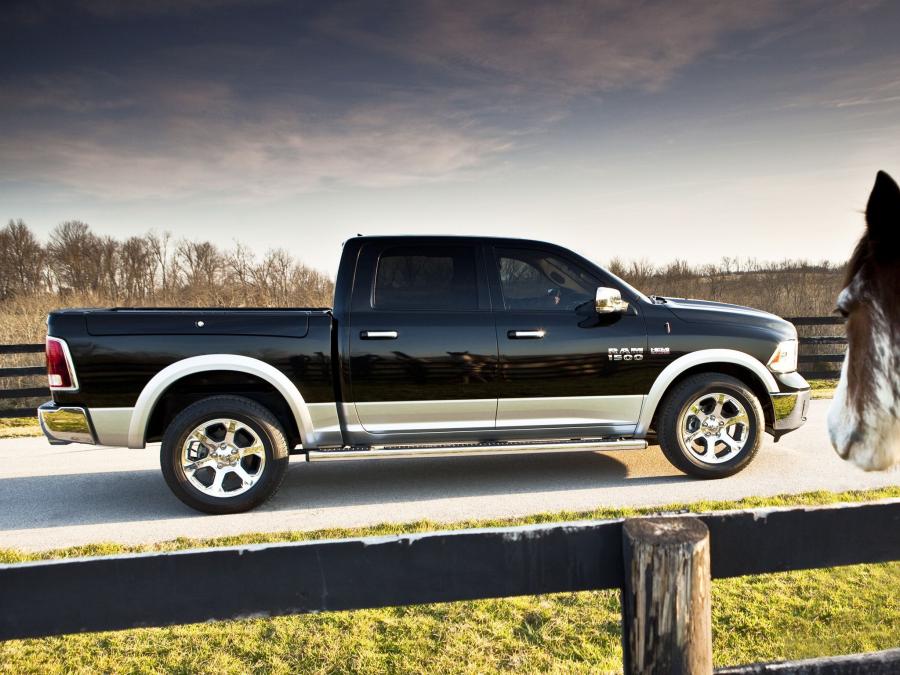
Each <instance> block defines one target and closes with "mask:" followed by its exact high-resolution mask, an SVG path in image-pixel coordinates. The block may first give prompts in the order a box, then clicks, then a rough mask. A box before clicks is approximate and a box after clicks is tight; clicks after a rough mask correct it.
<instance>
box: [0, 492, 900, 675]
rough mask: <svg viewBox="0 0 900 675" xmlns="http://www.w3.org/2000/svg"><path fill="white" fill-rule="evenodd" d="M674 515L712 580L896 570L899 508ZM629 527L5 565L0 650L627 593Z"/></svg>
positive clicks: (549, 528) (603, 524)
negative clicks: (37, 640)
mask: <svg viewBox="0 0 900 675" xmlns="http://www.w3.org/2000/svg"><path fill="white" fill-rule="evenodd" d="M674 517H675V518H681V519H689V520H697V521H700V522H701V523H703V524H704V525H705V527H706V528H708V531H709V560H710V568H709V569H710V571H711V577H712V578H727V577H735V576H742V575H746V574H763V573H769V572H783V571H789V570H800V569H810V568H822V567H834V566H838V565H852V564H858V563H880V562H886V561H892V560H900V537H896V536H894V533H896V532H897V531H900V499H894V500H884V501H881V502H874V503H867V504H841V505H830V506H822V507H808V508H773V509H751V510H746V511H726V512H720V513H708V514H678V515H677V516H674ZM624 522H626V521H623V520H607V521H582V522H574V523H559V524H552V525H536V526H523V527H510V528H497V529H481V530H462V531H454V532H434V533H428V534H411V535H396V536H385V537H367V538H359V539H342V540H328V541H311V542H299V543H287V544H261V545H253V546H243V547H222V548H212V549H198V550H189V551H182V552H170V553H145V554H133V555H120V556H107V557H98V558H83V559H74V560H54V561H40V562H31V563H18V564H3V565H0V597H2V598H3V602H2V603H0V640H9V639H17V638H31V637H42V636H49V635H59V634H65V633H77V632H86V631H100V630H119V629H126V628H136V627H149V626H169V625H175V624H183V623H194V622H200V621H210V620H223V619H237V618H246V617H259V616H277V615H284V614H302V613H310V612H323V611H338V610H353V609H363V608H373V607H387V606H399V605H411V604H422V603H434V602H451V601H458V600H473V599H480V598H505V597H512V596H519V595H538V594H544V593H559V592H569V591H587V590H599V589H616V588H620V589H621V588H624V587H625V584H626V581H627V580H628V574H629V567H628V566H627V565H626V564H625V563H624V559H623V553H624V551H625V549H624V548H623V523H624ZM201 579H202V582H200V583H198V580H201ZM234 579H241V580H242V582H241V583H240V584H234V583H233V580H234ZM707 583H708V581H707ZM225 587H227V588H229V592H228V593H222V592H221V588H225ZM705 592H708V589H706V591H705ZM882 654H884V653H882ZM880 658H881V657H880ZM891 658H893V659H894V660H892V661H891V663H892V664H894V667H897V666H900V652H898V653H897V654H895V655H894V656H893V657H891ZM748 672H749V671H748ZM753 672H761V671H753ZM808 672H815V671H808ZM829 672H841V671H829Z"/></svg>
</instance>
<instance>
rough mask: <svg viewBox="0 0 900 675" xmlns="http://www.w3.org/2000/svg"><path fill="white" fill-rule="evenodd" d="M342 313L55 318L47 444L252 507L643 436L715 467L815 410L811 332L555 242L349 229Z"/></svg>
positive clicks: (683, 463)
mask: <svg viewBox="0 0 900 675" xmlns="http://www.w3.org/2000/svg"><path fill="white" fill-rule="evenodd" d="M333 304H334V306H333V307H332V308H296V309H245V308H240V309H221V308H205V309H202V308H201V309H195V308H191V309H154V308H115V309H66V310H59V311H54V312H52V313H51V314H50V316H49V317H48V322H47V326H48V331H47V333H48V336H47V367H48V376H49V382H50V389H51V392H52V398H53V400H52V402H48V403H46V404H44V405H42V406H41V407H40V409H39V411H38V412H39V417H40V422H41V426H42V428H43V430H44V433H45V434H46V436H47V438H48V439H49V440H50V442H51V443H70V442H75V443H94V444H99V445H108V446H117V447H122V446H124V447H127V448H132V449H139V448H144V447H145V446H146V445H147V444H148V443H153V442H157V441H160V442H161V444H160V463H161V466H162V472H163V475H164V476H165V479H166V482H167V483H168V485H169V487H170V488H171V489H172V491H173V492H174V493H175V495H176V496H177V497H178V498H179V499H181V500H182V501H183V502H184V503H186V504H188V505H189V506H191V507H193V508H195V509H199V510H201V511H206V512H209V513H233V512H239V511H244V510H247V509H250V508H253V507H254V506H256V505H258V504H260V503H261V502H263V501H265V500H266V499H267V498H269V497H270V496H271V495H272V494H273V493H274V492H275V490H276V489H277V488H278V486H279V485H280V483H281V481H282V478H283V477H284V474H285V471H286V469H287V464H288V459H289V456H290V455H291V454H302V455H304V456H305V457H306V459H307V460H308V461H311V462H312V461H343V460H364V459H371V460H375V459H378V460H381V459H391V458H409V457H438V456H448V455H482V454H516V453H534V452H574V451H597V450H641V449H644V448H646V447H647V445H648V441H656V442H658V443H659V445H660V447H661V449H662V451H663V453H664V454H665V456H666V457H667V458H668V459H669V461H671V462H672V464H673V465H675V467H677V468H678V469H680V470H681V471H683V472H685V473H688V474H690V475H693V476H697V477H701V478H719V477H724V476H728V475H731V474H734V473H735V472H737V471H740V470H741V469H742V468H744V467H745V466H747V464H748V463H749V462H750V461H751V459H752V458H753V456H754V455H755V454H756V452H757V450H758V449H759V447H760V444H761V441H762V435H763V433H764V432H768V433H770V434H772V435H773V436H774V437H775V438H776V439H777V438H778V437H779V436H781V435H782V434H784V433H785V432H787V431H790V430H792V429H796V428H797V427H799V426H800V425H801V424H802V423H803V422H804V421H805V414H806V409H807V406H808V401H809V385H808V384H807V382H806V381H805V380H804V379H803V377H801V376H800V375H799V374H798V373H797V372H796V366H797V332H796V329H795V328H794V327H793V325H791V324H790V323H788V322H787V321H785V320H783V319H780V318H778V317H776V316H774V315H772V314H768V313H765V312H761V311H757V310H754V309H749V308H746V307H739V306H736V305H726V304H720V303H714V302H704V301H700V300H684V299H675V298H666V297H656V296H649V297H648V296H646V295H644V294H643V293H641V292H640V291H638V290H636V289H634V288H632V287H631V286H630V285H628V284H627V283H625V282H624V281H622V280H621V279H619V278H617V277H616V276H614V275H612V274H610V273H609V272H608V271H606V270H604V269H603V268H601V267H599V266H597V265H596V264H594V263H592V262H590V261H589V260H587V259H585V258H584V257H582V256H580V255H578V254H576V253H573V252H572V251H569V250H567V249H565V248H562V247H560V246H555V245H553V244H548V243H543V242H537V241H528V240H521V239H505V238H489V237H430V236H429V237H422V236H410V237H357V238H354V239H351V240H349V241H347V242H346V243H345V244H344V247H343V253H342V257H341V261H340V267H339V270H338V275H337V280H336V285H335V296H334V303H333Z"/></svg>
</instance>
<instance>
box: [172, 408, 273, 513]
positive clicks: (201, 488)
mask: <svg viewBox="0 0 900 675" xmlns="http://www.w3.org/2000/svg"><path fill="white" fill-rule="evenodd" d="M159 460H160V465H161V466H162V472H163V477H164V478H165V480H166V483H167V484H168V486H169V488H170V489H171V490H172V492H173V493H175V496H176V497H178V499H180V500H181V501H183V502H184V503H185V504H187V505H188V506H190V507H191V508H194V509H197V510H198V511H204V512H205V513H240V512H241V511H248V510H250V509H252V508H254V507H255V506H258V505H259V504H261V503H263V502H264V501H266V500H267V499H269V497H271V496H272V495H273V494H275V491H276V490H277V489H278V487H279V486H280V485H281V481H282V480H283V479H284V474H285V471H287V466H288V444H287V440H286V437H285V433H284V430H283V429H282V428H281V425H280V424H279V423H278V420H277V419H276V418H275V416H274V415H273V414H272V413H271V412H269V411H268V410H267V409H266V408H264V407H262V406H261V405H259V404H258V403H256V402H255V401H253V400H251V399H248V398H243V397H240V396H212V397H210V398H206V399H203V400H202V401H197V402H196V403H193V404H191V405H189V406H188V407H187V408H185V409H184V410H182V411H181V412H180V413H179V414H178V415H177V416H176V417H175V419H174V420H172V422H171V423H170V424H169V426H168V427H167V428H166V431H165V434H164V435H163V439H162V446H161V447H160V453H159Z"/></svg>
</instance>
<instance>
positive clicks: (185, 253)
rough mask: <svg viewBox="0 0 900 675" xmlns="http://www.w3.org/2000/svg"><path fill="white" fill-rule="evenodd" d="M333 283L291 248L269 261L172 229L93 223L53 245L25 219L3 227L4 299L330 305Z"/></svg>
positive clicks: (53, 237)
mask: <svg viewBox="0 0 900 675" xmlns="http://www.w3.org/2000/svg"><path fill="white" fill-rule="evenodd" d="M332 293H333V282H332V280H331V279H330V278H329V277H328V276H327V275H325V274H323V273H321V272H319V271H317V270H315V269H312V268H310V267H307V266H306V265H304V264H302V263H301V262H299V261H298V260H296V259H295V258H294V257H293V256H292V255H291V254H290V253H289V252H287V251H285V250H284V249H273V250H270V251H268V252H267V253H266V254H265V255H263V256H262V257H261V258H257V256H255V255H254V253H253V252H252V251H251V250H250V249H249V248H247V247H246V246H245V245H244V244H241V243H236V244H234V245H233V246H232V247H231V248H228V249H223V248H220V247H218V246H216V245H215V244H213V243H211V242H209V241H196V240H191V239H178V240H175V239H174V238H173V237H172V235H171V233H169V232H162V233H159V232H148V233H146V234H144V235H140V236H132V237H128V238H126V239H117V238H115V237H111V236H108V235H104V236H101V235H99V234H97V233H95V232H93V231H92V230H91V228H90V226H89V225H88V224H87V223H84V222H81V221H78V220H69V221H66V222H64V223H60V224H59V225H57V226H56V227H55V228H54V229H53V231H52V232H51V233H50V236H49V237H48V239H47V241H46V243H43V242H41V241H40V240H39V239H38V238H37V237H36V236H35V234H34V232H32V230H31V229H30V228H29V227H28V225H27V224H26V223H25V222H23V221H22V220H21V219H19V220H10V221H9V222H8V223H7V225H6V226H5V227H3V228H2V229H0V300H4V301H7V300H9V299H11V298H23V297H27V296H34V295H41V294H52V295H55V296H57V297H58V298H59V299H60V300H62V301H63V303H62V304H68V303H66V302H65V299H66V298H72V299H73V300H75V299H77V300H78V302H82V303H84V302H94V303H98V304H112V305H141V304H147V305H155V304H161V303H163V304H184V305H210V306H218V305H232V306H250V305H255V306H301V305H311V306H327V305H330V304H331V298H332Z"/></svg>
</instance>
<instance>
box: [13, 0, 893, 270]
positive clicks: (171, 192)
mask: <svg viewBox="0 0 900 675" xmlns="http://www.w3.org/2000/svg"><path fill="white" fill-rule="evenodd" d="M898 35H900V3H897V2H893V1H891V0H886V1H885V2H878V1H876V0H872V1H855V2H854V1H846V2H835V1H832V2H826V1H816V0H793V1H792V2H780V1H775V0H754V1H753V2H747V1H746V0H741V1H735V2H730V1H728V0H723V1H721V2H707V1H705V0H704V1H701V0H683V1H671V0H670V1H661V2H654V1H649V0H647V1H640V2H639V1H635V0H610V1H605V0H597V1H595V2H574V1H573V2H569V1H562V2H561V1H559V0H547V1H545V2H542V1H529V0H520V1H515V0H514V1H510V2H483V1H467V0H455V1H453V2H428V1H425V0H423V1H416V2H404V1H402V0H398V1H390V2H375V1H362V0H361V1H359V2H355V1H347V2H343V1H335V2H302V1H300V0H292V1H290V2H279V1H277V0H273V1H271V2H267V1H265V0H257V1H253V2H250V1H244V0H134V1H132V2H127V1H126V2H118V1H117V0H80V1H77V2H70V3H62V2H53V1H51V0H46V1H44V0H26V1H24V2H18V0H15V1H10V0H7V1H6V2H4V3H3V8H2V9H0V218H2V219H3V220H4V221H5V220H6V219H8V218H23V219H25V221H26V222H28V223H29V224H30V225H31V226H32V227H33V228H34V229H35V230H37V231H38V232H39V233H40V234H42V235H45V234H46V233H47V232H49V230H50V229H51V228H52V227H53V226H54V225H56V224H57V223H59V222H61V221H63V220H68V219H75V218H77V219H80V220H84V221H87V222H89V223H90V224H91V225H92V226H93V227H94V228H95V229H96V230H97V231H99V232H100V233H103V234H107V233H108V234H114V235H117V236H123V235H128V234H133V233H141V232H144V231H146V230H148V229H151V228H153V229H156V230H165V229H168V230H170V231H172V232H173V234H175V235H176V236H185V237H196V238H208V239H212V240H214V241H218V242H219V243H221V244H222V245H224V246H228V245H230V244H231V243H232V241H233V240H236V239H237V240H242V241H244V242H246V243H248V244H250V245H251V246H252V247H253V248H255V249H256V250H258V251H260V252H262V251H264V250H265V249H266V248H269V247H275V246H283V247H285V248H288V249H290V250H291V251H292V252H294V253H295V254H296V255H297V256H298V257H300V258H301V259H302V260H304V261H305V262H307V263H309V264H311V265H314V266H316V267H319V268H322V269H324V270H327V271H334V269H335V268H336V266H337V258H338V256H339V251H340V243H341V241H343V240H344V239H346V238H348V237H350V236H353V235H355V234H356V233H358V232H360V233H366V234H379V233H459V234H473V233H474V234H497V235H513V236H526V237H534V238H541V239H548V240H553V241H556V242H559V243H562V244H565V245H569V246H572V247H574V248H577V249H578V250H580V251H582V252H584V253H586V254H588V255H589V256H591V257H593V258H595V259H597V260H599V261H606V260H609V259H610V258H612V257H613V256H620V257H623V258H626V259H630V258H640V257H646V258H650V259H653V260H657V261H665V260H670V259H672V258H675V257H681V258H686V259H687V260H689V261H691V262H714V261H717V260H718V259H719V258H721V257H722V256H755V257H758V258H761V259H780V258H784V257H794V258H798V257H805V258H813V259H821V258H827V259H831V260H842V259H845V258H846V257H847V256H848V255H849V250H850V248H851V246H852V244H853V243H854V241H855V239H856V237H857V236H858V235H859V233H860V231H861V227H862V218H861V215H860V211H861V209H863V207H864V205H865V200H866V197H867V196H868V190H869V188H870V186H871V183H872V181H873V180H874V176H875V172H876V170H877V169H880V168H883V169H886V170H888V171H893V172H894V173H895V174H900V38H898Z"/></svg>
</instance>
